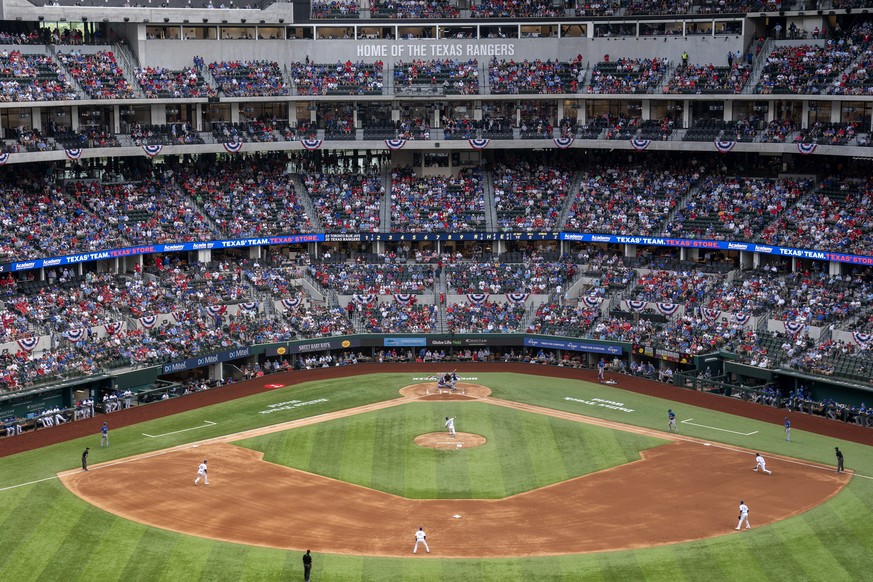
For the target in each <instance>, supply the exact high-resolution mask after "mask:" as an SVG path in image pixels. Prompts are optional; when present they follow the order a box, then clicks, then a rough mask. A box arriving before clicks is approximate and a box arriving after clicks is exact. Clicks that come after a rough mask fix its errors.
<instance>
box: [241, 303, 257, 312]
mask: <svg viewBox="0 0 873 582" xmlns="http://www.w3.org/2000/svg"><path fill="white" fill-rule="evenodd" d="M239 310H240V311H247V312H251V311H257V310H258V304H257V302H255V301H246V302H245V303H240V304H239Z"/></svg>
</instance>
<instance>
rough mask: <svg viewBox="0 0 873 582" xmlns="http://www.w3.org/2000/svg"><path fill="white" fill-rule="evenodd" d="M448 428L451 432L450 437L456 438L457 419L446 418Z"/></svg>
mask: <svg viewBox="0 0 873 582" xmlns="http://www.w3.org/2000/svg"><path fill="white" fill-rule="evenodd" d="M446 428H447V429H448V430H449V435H451V436H452V437H454V436H455V417H454V416H453V417H451V418H449V417H448V416H447V417H446Z"/></svg>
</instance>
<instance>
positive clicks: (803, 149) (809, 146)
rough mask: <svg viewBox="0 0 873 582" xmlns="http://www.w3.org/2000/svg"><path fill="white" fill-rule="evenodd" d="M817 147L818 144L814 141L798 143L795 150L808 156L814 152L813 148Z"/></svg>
mask: <svg viewBox="0 0 873 582" xmlns="http://www.w3.org/2000/svg"><path fill="white" fill-rule="evenodd" d="M816 147H818V144H814V143H798V144H797V151H799V152H800V153H801V154H803V155H805V156H808V155H809V154H811V153H813V152H815V148H816Z"/></svg>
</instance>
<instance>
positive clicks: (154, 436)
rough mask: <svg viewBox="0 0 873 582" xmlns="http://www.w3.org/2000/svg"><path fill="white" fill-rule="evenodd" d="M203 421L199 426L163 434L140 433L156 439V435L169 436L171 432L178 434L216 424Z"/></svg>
mask: <svg viewBox="0 0 873 582" xmlns="http://www.w3.org/2000/svg"><path fill="white" fill-rule="evenodd" d="M203 422H204V423H205V424H203V425H201V426H194V427H191V428H183V429H182V430H174V431H173V432H165V433H164V434H146V433H142V436H147V437H149V438H150V439H156V438H158V437H165V436H170V435H171V434H179V433H180V432H188V431H189V430H197V429H198V428H206V427H209V426H215V425H216V424H218V423H217V422H212V421H209V420H204V421H203Z"/></svg>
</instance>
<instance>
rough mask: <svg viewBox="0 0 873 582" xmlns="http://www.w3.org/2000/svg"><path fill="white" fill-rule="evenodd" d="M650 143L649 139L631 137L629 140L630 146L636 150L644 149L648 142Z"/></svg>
mask: <svg viewBox="0 0 873 582" xmlns="http://www.w3.org/2000/svg"><path fill="white" fill-rule="evenodd" d="M650 143H652V140H650V139H632V140H630V144H631V147H632V148H634V149H635V150H637V151H638V152H641V151H644V150H645V149H646V148H647V147H649V144H650Z"/></svg>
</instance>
